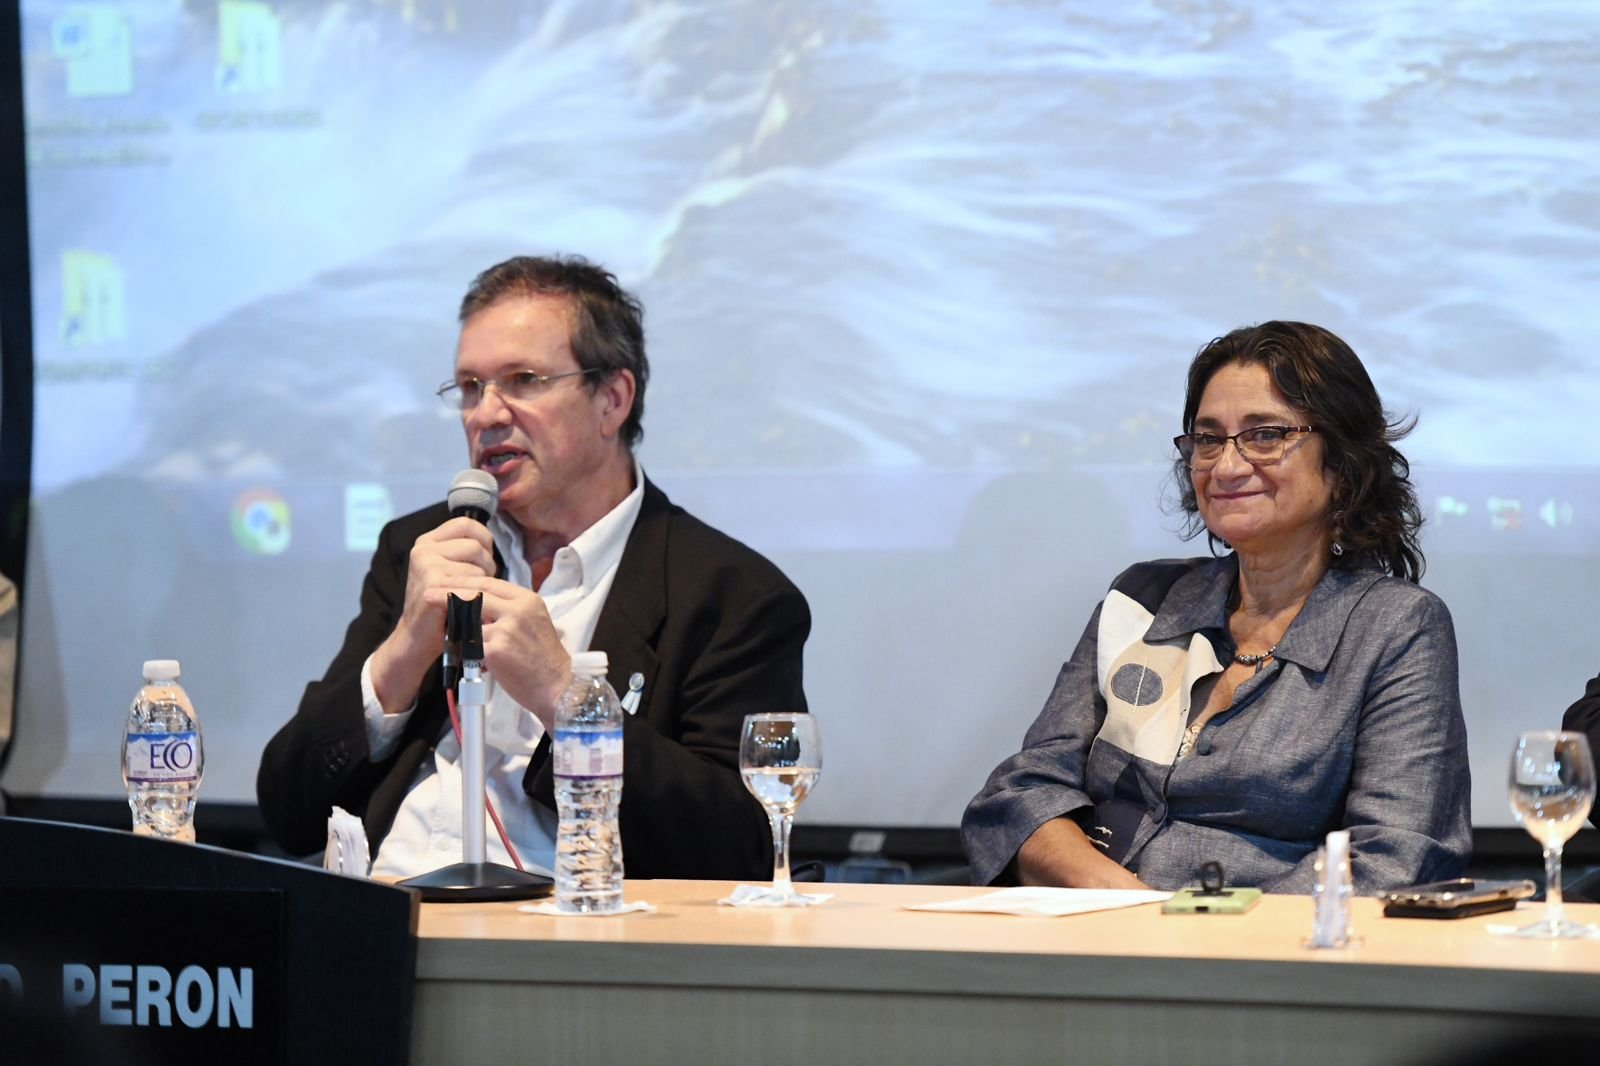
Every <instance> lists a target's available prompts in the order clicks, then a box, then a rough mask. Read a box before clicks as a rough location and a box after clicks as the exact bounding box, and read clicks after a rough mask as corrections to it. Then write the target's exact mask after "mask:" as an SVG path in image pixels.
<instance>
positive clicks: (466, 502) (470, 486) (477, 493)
mask: <svg viewBox="0 0 1600 1066" xmlns="http://www.w3.org/2000/svg"><path fill="white" fill-rule="evenodd" d="M445 503H446V504H447V505H448V506H449V508H450V517H451V518H460V517H461V516H463V515H465V516H466V517H467V518H470V519H472V520H473V521H476V522H481V523H483V524H484V525H488V524H489V519H490V518H492V517H494V512H495V510H496V508H498V507H499V505H500V486H499V485H498V484H497V483H496V482H495V480H494V476H493V475H492V474H489V473H488V472H486V471H483V470H463V471H461V473H459V474H457V475H456V476H455V479H454V480H453V481H451V482H450V491H449V493H448V494H446V496H445ZM482 608H483V597H481V596H476V597H474V598H473V599H471V600H460V599H458V598H457V597H456V596H455V595H454V594H452V595H451V597H450V606H449V608H448V609H447V610H446V611H445V616H444V687H445V688H446V689H453V688H455V686H456V681H458V680H459V679H460V677H461V666H462V663H463V662H464V661H466V660H476V661H478V662H480V663H481V662H482V661H483V622H482V618H483V615H482ZM464 645H471V647H467V646H464ZM471 651H475V652H476V654H469V652H471Z"/></svg>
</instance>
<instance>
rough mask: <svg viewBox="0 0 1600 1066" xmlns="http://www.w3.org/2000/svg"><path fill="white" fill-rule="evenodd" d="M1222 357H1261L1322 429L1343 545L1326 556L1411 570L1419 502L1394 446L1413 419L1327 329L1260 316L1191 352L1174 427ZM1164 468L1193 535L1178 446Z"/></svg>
mask: <svg viewBox="0 0 1600 1066" xmlns="http://www.w3.org/2000/svg"><path fill="white" fill-rule="evenodd" d="M1232 363H1245V364H1259V365H1261V366H1263V367H1266V370H1267V373H1268V374H1269V375H1270V376H1271V378H1272V381H1273V384H1275V385H1276V386H1277V387H1278V391H1279V392H1281V393H1282V394H1283V398H1284V399H1285V400H1287V401H1288V402H1289V403H1290V405H1291V406H1293V407H1294V408H1295V409H1296V410H1299V411H1303V412H1305V416H1306V421H1307V422H1308V423H1309V424H1310V425H1313V426H1315V427H1317V431H1318V433H1319V434H1320V435H1321V436H1322V440H1323V465H1324V467H1325V468H1326V469H1327V470H1328V471H1329V473H1331V474H1332V475H1333V498H1332V500H1331V501H1330V503H1329V515H1328V522H1329V527H1330V529H1329V532H1330V533H1331V534H1332V536H1333V539H1334V542H1335V543H1337V544H1340V545H1342V546H1343V548H1344V553H1343V554H1342V555H1336V556H1334V557H1333V558H1332V559H1331V560H1330V565H1332V566H1335V567H1346V568H1349V567H1355V566H1360V565H1371V564H1372V563H1376V564H1377V565H1378V566H1380V567H1382V569H1383V570H1384V571H1385V572H1386V573H1389V574H1393V575H1394V576H1395V577H1399V578H1403V579H1405V580H1406V581H1412V582H1415V581H1417V580H1418V579H1420V578H1421V577H1422V571H1423V568H1424V567H1425V566H1426V561H1425V560H1424V559H1423V557H1422V546H1421V544H1420V543H1419V540H1418V531H1419V530H1420V529H1421V528H1422V508H1421V507H1420V506H1418V504H1417V493H1416V490H1415V489H1414V488H1413V487H1412V485H1411V464H1410V463H1408V462H1406V457H1405V456H1403V455H1401V454H1400V452H1399V450H1398V449H1397V448H1395V446H1394V444H1395V442H1396V441H1398V440H1400V439H1401V438H1402V437H1404V436H1405V435H1406V434H1407V433H1410V432H1411V430H1412V427H1414V426H1415V425H1416V419H1415V418H1407V419H1393V418H1391V417H1390V416H1389V415H1388V413H1387V412H1385V411H1384V409H1383V401H1382V400H1380V399H1379V398H1378V390H1377V389H1376V388H1374V387H1373V384H1372V379H1371V378H1370V377H1368V376H1367V370H1366V368H1365V367H1363V366H1362V365H1361V360H1360V359H1359V358H1357V357H1356V353H1355V352H1354V351H1352V350H1351V349H1350V346H1349V345H1348V344H1346V343H1345V342H1344V341H1342V340H1340V339H1339V338H1338V337H1336V336H1334V335H1333V334H1332V333H1330V332H1328V331H1327V330H1325V329H1323V328H1322V327H1320V326H1312V325H1308V324H1306V323H1304V322H1263V323H1262V324H1261V325H1259V326H1247V327H1245V328H1243V329H1236V330H1234V331H1233V332H1232V333H1229V334H1228V335H1226V336H1224V337H1218V338H1217V339H1216V340H1214V341H1212V342H1210V343H1209V344H1207V345H1206V346H1205V347H1203V348H1201V349H1200V351H1199V352H1198V353H1197V354H1196V355H1195V357H1194V362H1192V363H1190V364H1189V384H1188V391H1187V392H1186V394H1185V396H1184V401H1183V428H1184V432H1186V433H1189V432H1193V430H1194V418H1195V413H1196V411H1197V410H1198V409H1199V407H1200V397H1201V396H1202V395H1203V394H1204V393H1205V389H1206V385H1207V384H1209V383H1210V381H1211V377H1212V375H1214V374H1215V373H1216V372H1217V371H1218V370H1220V369H1221V368H1223V367H1225V366H1228V365H1229V364H1232ZM1173 476H1174V478H1175V479H1176V481H1177V483H1178V492H1179V505H1180V506H1181V508H1182V509H1183V511H1184V513H1185V514H1186V515H1187V525H1186V528H1185V529H1184V537H1185V539H1187V538H1190V537H1194V536H1198V535H1199V533H1200V532H1201V530H1204V529H1205V528H1206V526H1205V522H1204V521H1203V520H1202V519H1201V517H1200V508H1199V506H1198V504H1197V503H1196V502H1195V497H1194V484H1193V482H1191V481H1190V479H1189V467H1188V465H1187V464H1186V463H1185V462H1184V460H1183V458H1182V457H1181V456H1180V457H1179V458H1178V459H1177V461H1176V462H1175V463H1174V464H1173ZM1207 536H1208V537H1209V539H1210V541H1211V545H1212V549H1213V550H1215V549H1216V547H1217V546H1218V545H1219V544H1221V543H1222V542H1221V541H1220V540H1218V539H1217V537H1216V535H1215V534H1212V533H1210V532H1209V531H1207Z"/></svg>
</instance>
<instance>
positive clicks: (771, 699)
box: [256, 479, 811, 880]
mask: <svg viewBox="0 0 1600 1066" xmlns="http://www.w3.org/2000/svg"><path fill="white" fill-rule="evenodd" d="M448 517H449V513H448V511H447V510H446V508H445V505H444V504H435V505H434V506H432V507H428V508H424V509H423V510H421V511H416V512H414V513H412V514H409V515H406V516H405V517H403V518H398V519H395V520H394V521H393V522H390V523H389V524H388V525H387V526H385V527H384V530H383V532H382V534H381V535H380V536H379V540H378V549H377V551H376V552H375V553H374V554H373V557H372V566H371V568H370V570H369V571H368V573H367V578H366V581H365V583H364V585H363V586H362V590H361V613H360V614H359V615H358V616H357V617H356V619H355V621H353V622H351V623H350V628H349V629H348V630H347V631H346V633H345V640H344V646H343V647H342V648H340V649H339V653H338V655H336V656H335V657H334V660H333V663H332V664H331V665H330V666H329V667H328V671H327V673H326V674H325V675H324V676H323V678H322V680H321V681H313V682H312V683H311V684H309V685H307V686H306V691H305V695H304V696H303V697H302V698H301V700H300V706H299V708H298V710H296V711H295V715H294V717H293V718H292V719H290V721H289V723H288V724H287V725H285V726H284V727H283V728H282V729H280V730H279V731H278V733H277V735H276V736H274V737H273V738H272V740H271V741H269V742H268V744H267V748H266V751H265V752H264V753H263V754H262V757H261V767H260V770H259V772H258V774H257V777H256V797H257V799H258V801H259V803H260V805H261V814H262V817H263V818H264V819H265V820H266V824H267V827H268V829H269V830H270V831H271V832H272V835H273V836H274V837H275V838H276V839H277V840H278V842H279V843H280V844H282V845H283V847H285V848H286V849H288V850H289V851H291V852H296V853H302V852H304V853H309V852H314V851H317V850H319V849H320V848H322V846H323V845H324V844H325V843H326V840H327V820H328V815H329V813H330V811H331V809H332V808H333V807H334V806H335V805H338V806H340V807H343V808H345V809H346V810H348V811H350V812H351V813H354V814H358V815H360V816H361V818H362V820H363V822H364V823H365V825H366V830H367V839H368V841H369V842H370V844H371V847H372V851H373V854H377V850H378V845H379V843H380V842H381V841H382V840H383V838H384V836H385V834H387V833H388V832H389V828H390V826H391V825H392V824H393V822H394V817H395V814H396V813H397V812H398V811H399V809H400V804H401V802H402V801H403V800H404V799H405V795H406V792H407V790H408V789H409V787H410V784H411V781H412V779H413V778H414V777H415V775H416V772H417V768H418V767H419V766H420V765H421V763H422V760H423V759H424V758H427V757H428V755H429V753H430V752H431V751H432V750H433V746H434V743H435V742H436V741H437V740H438V738H439V736H440V735H441V733H442V732H443V730H444V728H445V723H446V722H447V721H448V712H447V710H446V706H445V700H444V691H443V684H442V682H441V680H440V670H439V669H438V668H435V669H433V670H431V671H429V673H428V680H427V681H426V682H425V683H424V685H423V689H422V691H421V692H420V693H418V696H417V707H416V710H415V711H413V712H412V715H411V718H410V720H409V721H407V723H406V727H405V729H404V731H403V732H402V734H401V736H400V739H399V741H398V742H397V743H396V745H395V748H394V750H393V751H392V752H391V753H390V755H389V757H388V758H386V759H384V760H382V761H380V762H376V763H374V762H371V761H370V760H369V759H368V751H367V734H366V725H365V721H364V718H363V709H362V699H361V667H362V665H363V664H364V663H365V662H366V660H367V658H368V656H370V655H371V654H372V652H373V651H374V650H375V649H376V648H377V647H378V645H379V644H380V643H382V642H383V640H384V639H385V638H386V637H387V636H388V635H389V633H390V632H391V631H392V630H393V628H394V626H395V623H396V622H397V621H398V620H399V617H400V611H401V608H402V606H403V605H404V603H405V582H406V572H407V564H408V560H409V557H410V554H411V546H412V545H413V544H414V543H415V542H416V539H417V537H418V536H420V535H421V534H422V533H424V532H426V531H427V530H430V529H433V528H435V527H437V526H438V525H440V524H441V523H442V522H444V521H445V520H446V519H447V518H448ZM810 629H811V614H810V611H809V609H808V608H807V606H806V601H805V597H804V596H802V595H801V594H800V590H799V589H797V588H795V586H794V585H793V584H792V583H790V581H789V580H788V578H786V577H784V575H783V573H782V572H781V571H779V570H778V568H777V567H775V566H774V565H772V563H770V562H768V561H767V560H766V559H765V558H763V557H762V556H760V555H758V554H757V553H756V552H754V551H752V550H751V549H749V548H747V547H745V546H744V545H743V544H740V543H739V542H738V541H736V540H734V539H732V538H731V537H728V536H726V535H725V534H723V533H719V532H718V531H717V530H715V529H712V528H711V527H710V526H708V525H706V524H705V523H704V522H701V521H700V520H699V519H697V518H695V517H694V516H693V515H690V514H689V513H688V512H687V511H685V510H684V509H683V508H681V507H678V506H676V505H675V504H673V503H672V502H671V501H670V500H668V499H667V497H666V495H665V494H664V493H662V492H661V490H660V489H658V488H656V486H655V485H654V484H653V483H651V482H650V481H649V480H648V479H646V481H645V494H644V501H643V504H642V506H641V508H640V511H639V517H638V520H637V521H636V522H635V523H634V526H633V530H632V532H631V533H630V534H629V535H628V542H627V545H626V547H625V548H624V550H623V554H622V560H621V562H620V563H619V564H618V566H617V574H616V577H615V578H614V579H613V582H612V585H611V591H610V593H609V594H608V595H607V597H606V602H605V605H604V607H603V608H602V609H601V612H600V617H599V619H598V620H597V621H596V624H595V632H594V639H593V640H592V641H591V642H590V646H591V647H592V648H594V649H595V650H597V651H604V652H606V653H607V655H608V656H609V659H610V678H611V684H612V686H613V687H614V688H615V689H617V691H618V692H626V691H627V679H628V678H629V677H630V676H631V675H632V674H633V673H635V672H638V673H641V674H643V675H644V679H645V686H644V691H643V693H642V699H641V701H640V705H639V709H638V713H637V714H636V715H633V716H629V717H628V718H627V720H626V722H625V725H624V731H623V735H624V741H623V743H624V755H623V765H624V772H623V788H622V813H621V822H622V853H623V862H624V866H625V868H626V871H627V875H628V876H629V877H643V878H653V877H682V878H712V879H728V880H734V879H741V878H743V879H749V878H764V877H767V876H769V875H770V873H771V867H772V851H771V833H770V830H769V829H768V825H767V818H766V814H765V813H764V812H763V811H762V809H761V807H760V805H759V804H758V803H756V801H755V800H754V798H753V797H751V796H750V795H749V793H748V792H746V791H745V788H744V784H743V782H741V781H740V779H739V731H740V728H741V726H742V724H743V721H744V716H745V715H747V714H753V713H756V712H759V711H803V710H805V709H806V700H805V693H804V691H803V689H802V687H801V654H802V649H803V647H804V645H805V640H806V636H807V634H808V633H809V632H810ZM523 787H524V789H525V790H526V791H527V793H528V795H529V796H530V797H531V798H532V802H534V803H539V804H542V805H544V806H545V807H548V808H551V809H554V807H555V797H554V791H553V781H552V777H551V767H550V742H549V739H548V738H546V739H545V740H544V741H543V742H541V744H540V745H539V748H538V749H537V750H536V751H535V752H534V755H533V758H532V761H531V763H530V764H529V766H528V773H527V776H526V778H525V779H524V781H523Z"/></svg>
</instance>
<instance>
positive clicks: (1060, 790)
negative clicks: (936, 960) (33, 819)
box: [961, 555, 1472, 894]
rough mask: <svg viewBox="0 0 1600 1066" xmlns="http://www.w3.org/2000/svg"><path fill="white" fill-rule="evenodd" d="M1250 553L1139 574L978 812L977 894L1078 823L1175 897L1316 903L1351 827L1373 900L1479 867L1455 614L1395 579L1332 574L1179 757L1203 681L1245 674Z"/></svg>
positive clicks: (1064, 672)
mask: <svg viewBox="0 0 1600 1066" xmlns="http://www.w3.org/2000/svg"><path fill="white" fill-rule="evenodd" d="M1237 580H1238V560H1237V558H1236V557H1235V556H1232V555H1230V556H1227V557H1225V558H1222V559H1186V560H1163V561H1159V562H1151V563H1141V564H1138V565H1136V566H1134V567H1131V568H1130V569H1128V570H1127V571H1125V572H1124V573H1123V574H1122V575H1121V576H1119V577H1118V578H1117V580H1116V581H1115V582H1113V583H1112V587H1111V591H1110V592H1109V593H1108V594H1107V596H1106V598H1105V599H1104V600H1103V601H1101V603H1100V606H1099V607H1097V608H1096V609H1095V612H1094V616H1093V617H1092V618H1091V619H1090V621H1089V626H1088V629H1087V630H1086V631H1085V632H1084V635H1083V638H1082V639H1081V640H1080V641H1079V642H1078V647H1077V649H1076V650H1075V651H1074V652H1073V654H1072V658H1071V659H1070V660H1068V662H1067V663H1066V665H1064V666H1063V667H1062V668H1061V673H1060V675H1059V676H1058V677H1057V679H1056V684H1055V689H1054V690H1053V691H1052V692H1051V693H1050V698H1049V699H1048V700H1047V701H1046V702H1045V706H1044V710H1043V711H1042V712H1040V714H1039V717H1038V718H1037V719H1036V720H1035V721H1034V723H1033V726H1032V727H1031V728H1030V729H1029V730H1028V733H1027V737H1026V738H1025V739H1024V741H1023V748H1022V751H1021V752H1019V753H1018V754H1016V755H1014V756H1012V757H1011V758H1009V759H1007V760H1006V761H1005V762H1003V763H1001V764H1000V766H999V767H997V768H996V769H995V771H994V773H992V774H991V775H990V776H989V780H988V783H987V784H985V785H984V787H983V789H982V791H980V792H979V793H978V795H977V796H976V797H974V798H973V800H972V802H971V804H969V805H968V807H967V811H966V814H965V816H964V817H963V819H962V824H961V832H962V841H963V843H964V845H965V847H966V850H967V855H968V857H969V859H970V860H971V862H972V874H973V881H974V883H976V884H991V883H994V882H996V881H998V880H1003V879H1008V878H1009V877H1010V876H1012V874H1011V863H1012V860H1013V859H1014V858H1015V856H1016V854H1017V850H1018V849H1019V848H1020V847H1021V846H1022V844H1023V843H1024V842H1025V841H1026V840H1027V839H1028V837H1029V836H1031V835H1032V834H1033V831H1034V830H1035V829H1037V828H1038V827H1039V826H1040V825H1042V824H1043V823H1044V822H1046V821H1049V820H1050V819H1052V818H1055V817H1058V816H1061V815H1071V816H1073V817H1074V819H1075V820H1077V821H1078V822H1079V824H1080V825H1082V826H1083V828H1084V830H1085V832H1086V833H1088V834H1089V837H1090V839H1091V840H1094V841H1095V842H1096V843H1097V844H1098V845H1099V846H1100V847H1102V848H1103V849H1104V850H1105V851H1106V853H1107V854H1108V855H1110V856H1111V857H1112V858H1115V859H1117V860H1118V861H1119V862H1121V863H1122V864H1123V865H1124V866H1126V867H1127V868H1128V869H1130V870H1132V871H1133V872H1135V873H1137V874H1138V875H1139V877H1140V878H1141V879H1143V880H1144V881H1145V882H1146V883H1148V884H1150V885H1152V886H1153V887H1156V888H1166V889H1175V888H1179V887H1182V886H1184V885H1186V884H1192V883H1195V882H1197V881H1198V878H1199V871H1200V867H1201V865H1202V864H1204V863H1205V862H1207V861H1210V860H1216V861H1218V862H1220V863H1221V864H1222V866H1223V869H1224V870H1225V872H1226V875H1227V879H1228V883H1229V884H1236V885H1256V886H1259V887H1261V888H1263V889H1265V890H1267V891H1269V892H1309V891H1310V890H1311V885H1312V881H1313V863H1314V861H1315V852H1316V849H1317V847H1318V845H1320V844H1321V843H1322V841H1323V839H1324V837H1325V836H1326V835H1327V834H1328V833H1329V832H1330V831H1332V830H1334V829H1348V830H1350V838H1351V853H1352V857H1353V858H1352V868H1353V869H1352V872H1353V877H1354V881H1355V888H1356V891H1357V892H1358V893H1369V894H1370V893H1374V892H1379V891H1382V890H1384V889H1388V888H1396V887H1400V886H1403V885H1408V884H1414V883H1417V882H1420V881H1432V880H1438V879H1442V878H1446V877H1455V876H1459V875H1460V874H1461V873H1462V872H1463V871H1464V869H1465V867H1466V862H1467V858H1468V856H1469V854H1470V851H1471V845H1472V834H1471V818H1470V813H1469V805H1470V800H1471V787H1470V776H1469V770H1468V765H1467V733H1466V724H1465V722H1464V721H1463V720H1462V715H1461V694H1460V689H1459V685H1458V683H1457V677H1456V641H1455V629H1454V626H1453V625H1452V623H1451V620H1450V612H1449V611H1448V609H1446V607H1445V605H1444V603H1443V601H1441V600H1440V599H1439V598H1438V597H1437V596H1435V595H1433V594H1432V593H1430V592H1428V591H1427V590H1425V589H1423V588H1421V587H1419V586H1417V585H1414V584H1411V583H1409V582H1406V581H1402V580H1399V579H1397V578H1392V577H1387V576H1385V575H1384V574H1382V573H1381V572H1379V571H1377V570H1370V569H1356V570H1330V571H1329V572H1328V573H1327V574H1326V575H1324V577H1323V578H1322V581H1321V582H1320V583H1319V584H1318V585H1317V587H1316V588H1315V589H1314V590H1312V593H1311V596H1310V597H1309V598H1308V599H1307V600H1306V604H1305V607H1304V608H1303V609H1302V610H1301V612H1300V614H1299V616H1298V617H1297V618H1296V619H1295V620H1294V622H1293V624H1291V625H1290V627H1289V630H1288V632H1286V633H1285V634H1284V637H1283V640H1281V641H1280V642H1279V643H1278V646H1277V651H1276V654H1275V656H1274V657H1273V658H1272V659H1271V660H1268V662H1267V663H1266V664H1265V665H1264V666H1263V668H1262V669H1261V671H1260V673H1259V674H1257V675H1256V676H1254V677H1252V678H1250V679H1248V680H1247V681H1245V682H1244V683H1243V684H1242V685H1240V686H1239V687H1238V689H1237V691H1236V692H1235V693H1234V702H1233V705H1232V706H1231V707H1229V708H1228V709H1227V710H1225V711H1223V712H1222V713H1221V714H1219V715H1217V716H1215V717H1214V718H1212V720H1211V721H1210V722H1208V723H1207V724H1206V726H1205V728H1204V730H1203V732H1202V733H1201V734H1200V736H1199V738H1198V740H1197V741H1196V743H1195V745H1194V751H1193V753H1192V754H1189V755H1187V756H1186V757H1184V758H1182V759H1178V758H1177V754H1178V748H1179V743H1180V741H1181V738H1182V735H1183V732H1184V730H1185V728H1186V727H1187V725H1188V718H1189V713H1190V697H1191V696H1192V695H1193V693H1194V687H1195V685H1196V683H1198V682H1200V681H1202V680H1204V679H1205V678H1206V677H1208V676H1210V675H1212V674H1216V673H1220V672H1221V670H1222V669H1223V665H1222V664H1223V663H1224V662H1226V661H1227V660H1228V659H1229V658H1231V656H1232V654H1233V648H1232V645H1231V638H1230V637H1229V635H1228V628H1227V612H1228V599H1229V596H1230V594H1231V592H1232V590H1233V588H1234V585H1235V583H1236V582H1237Z"/></svg>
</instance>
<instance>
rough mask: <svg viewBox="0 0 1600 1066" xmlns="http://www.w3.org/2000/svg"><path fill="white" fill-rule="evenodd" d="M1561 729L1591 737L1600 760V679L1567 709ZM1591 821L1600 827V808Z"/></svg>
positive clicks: (1591, 742)
mask: <svg viewBox="0 0 1600 1066" xmlns="http://www.w3.org/2000/svg"><path fill="white" fill-rule="evenodd" d="M1561 728H1562V729H1570V730H1572V731H1573V732H1575V733H1586V734H1588V736H1589V750H1590V752H1592V753H1593V754H1594V756H1595V758H1596V759H1600V677H1596V678H1594V679H1593V680H1592V681H1590V682H1589V684H1588V685H1587V686H1586V687H1585V688H1584V690H1583V697H1582V698H1581V699H1579V700H1578V702H1576V703H1574V704H1573V705H1572V706H1571V707H1568V708H1567V713H1566V714H1564V715H1562V716H1561ZM1589 821H1591V822H1593V823H1594V824H1595V825H1600V807H1596V808H1595V809H1594V810H1592V811H1590V812H1589Z"/></svg>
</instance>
